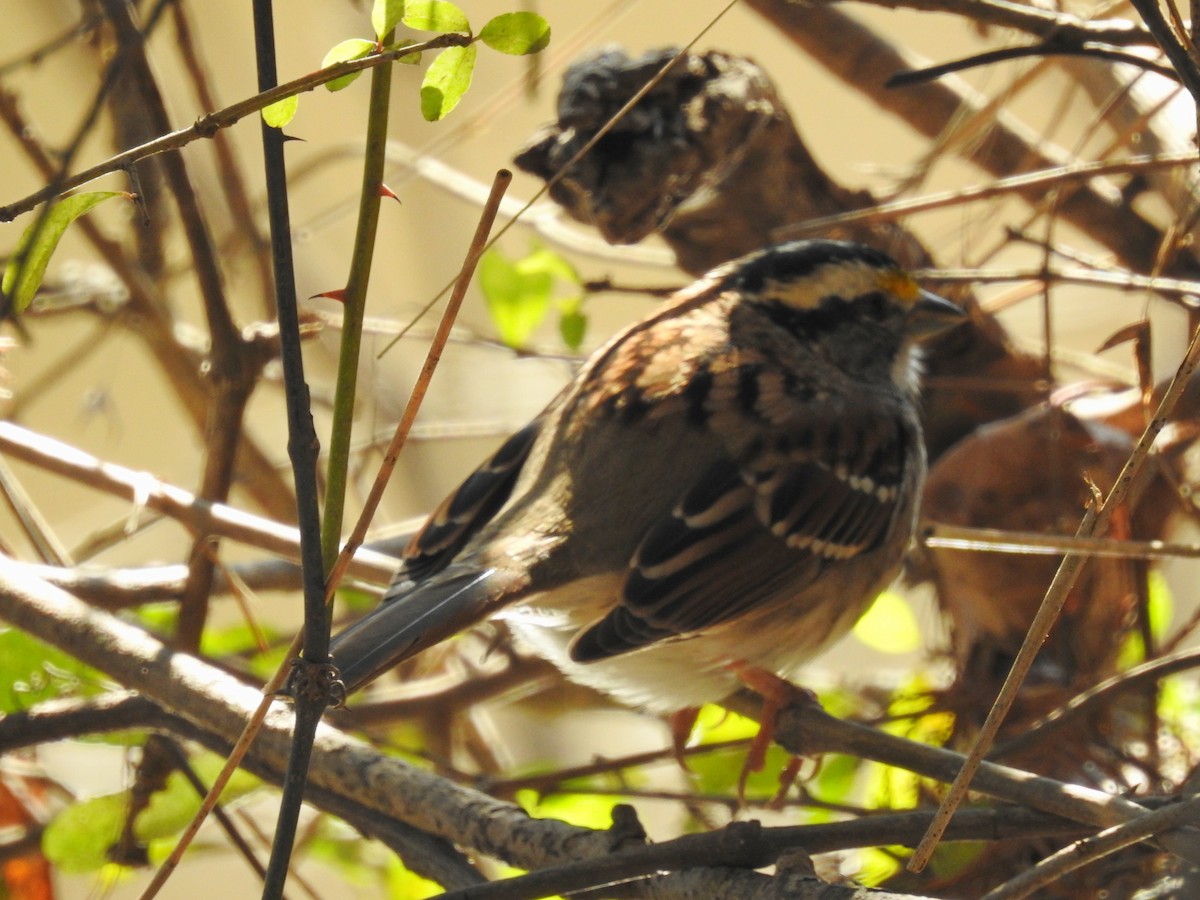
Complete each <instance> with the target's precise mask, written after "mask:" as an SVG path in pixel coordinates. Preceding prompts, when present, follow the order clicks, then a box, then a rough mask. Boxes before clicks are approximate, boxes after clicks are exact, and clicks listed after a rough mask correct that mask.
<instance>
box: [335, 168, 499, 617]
mask: <svg viewBox="0 0 1200 900" xmlns="http://www.w3.org/2000/svg"><path fill="white" fill-rule="evenodd" d="M511 182H512V172H510V171H508V170H507V169H501V170H500V171H498V172H497V173H496V177H495V180H494V181H493V182H492V191H491V193H490V194H489V195H488V199H487V203H485V204H484V207H483V212H482V213H481V214H480V217H479V224H478V225H477V226H476V228H475V236H474V237H473V238H472V239H471V245H470V247H469V248H468V249H467V258H466V262H464V263H463V267H462V270H461V271H460V272H459V276H458V280H457V282H456V283H455V285H454V292H453V293H452V294H451V295H450V302H449V303H447V304H446V310H445V312H443V313H442V320H441V322H440V323H439V324H438V329H437V332H436V333H435V334H434V336H433V340H432V341H431V342H430V345H429V351H428V352H427V353H426V355H425V363H424V365H422V366H421V372H420V374H419V375H418V376H417V381H416V384H414V385H413V389H412V393H411V394H410V395H409V398H408V404H407V405H406V406H405V408H404V413H403V414H402V415H401V417H400V422H399V423H398V424H397V425H396V431H395V434H393V435H392V441H391V443H390V444H389V445H388V448H387V452H385V453H384V456H383V462H382V463H381V464H380V466H379V472H378V474H377V475H376V476H375V482H374V484H372V485H371V490H370V492H369V493H368V494H367V499H366V501H365V502H364V503H363V510H362V513H361V514H360V515H359V517H358V522H357V523H355V526H354V530H353V531H352V532H351V533H350V536H349V537H348V538H346V543H345V544H344V545H343V546H342V552H341V553H340V554H339V555H338V558H337V562H335V563H334V565H333V568H332V570H331V571H330V573H329V580H328V584H327V585H326V597H327V599H330V600H331V599H332V598H333V593H334V591H336V590H337V586H338V584H339V583H340V582H341V579H342V576H343V574H344V573H345V571H346V567H347V566H348V565H349V563H350V559H351V558H352V557H353V556H354V554H355V552H356V551H357V550H358V548H359V547H360V546H361V545H362V542H363V539H364V538H365V537H366V534H367V528H368V527H370V524H371V521H372V520H373V519H374V518H375V510H376V509H377V508H378V506H379V501H380V500H382V499H383V491H384V488H386V487H387V483H388V481H390V480H391V477H392V472H393V470H394V469H395V468H396V463H397V461H398V460H399V459H400V451H401V450H402V449H403V448H404V444H405V442H406V441H407V440H408V433H409V431H410V430H411V429H412V424H413V422H414V421H415V420H416V418H417V412H418V411H419V410H420V408H421V401H422V400H424V398H425V392H426V391H427V390H428V389H429V383H430V381H432V379H433V373H434V371H435V370H436V369H437V365H438V362H439V361H440V360H441V358H442V351H443V350H444V349H445V347H446V342H447V341H448V340H449V338H450V329H451V327H452V326H453V325H454V320H455V319H456V318H457V317H458V310H459V307H460V306H462V301H463V297H465V296H466V293H467V287H468V285H470V283H471V276H472V275H473V274H474V273H475V266H476V264H477V263H478V262H479V258H480V256H482V255H483V251H484V248H485V246H486V245H487V238H488V235H489V234H490V233H491V229H492V225H493V223H494V222H495V221H496V212H497V210H499V208H500V200H501V199H502V198H503V197H504V192H505V191H506V190H507V189H508V186H509V184H510V183H511Z"/></svg>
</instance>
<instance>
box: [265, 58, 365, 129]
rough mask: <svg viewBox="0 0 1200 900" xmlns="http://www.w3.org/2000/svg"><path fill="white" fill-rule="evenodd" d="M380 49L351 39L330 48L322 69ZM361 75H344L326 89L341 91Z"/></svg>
mask: <svg viewBox="0 0 1200 900" xmlns="http://www.w3.org/2000/svg"><path fill="white" fill-rule="evenodd" d="M378 47H379V45H378V44H376V43H375V42H374V41H367V40H364V39H363V38H350V40H348V41H342V42H341V43H340V44H334V45H333V46H332V47H330V48H329V52H328V53H326V54H325V58H324V59H323V60H321V68H322V69H327V68H329V67H330V66H332V65H334V64H336V63H340V62H346V61H347V60H351V59H362V58H363V57H364V56H369V55H370V54H372V53H374V52H375V51H376V50H377V49H378ZM361 74H362V72H351V73H350V74H349V75H343V76H342V77H341V78H335V79H333V81H327V82H325V87H326V89H327V90H330V91H340V90H341V89H342V88H344V87H347V86H348V85H350V84H351V83H352V82H353V81H354V79H356V78H358V76H359V75H361ZM268 124H269V123H268Z"/></svg>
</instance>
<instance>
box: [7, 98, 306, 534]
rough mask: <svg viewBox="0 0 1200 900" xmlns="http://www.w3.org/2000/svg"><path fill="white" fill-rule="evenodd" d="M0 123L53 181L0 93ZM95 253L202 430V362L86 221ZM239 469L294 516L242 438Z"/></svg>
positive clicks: (269, 504) (264, 498) (266, 504)
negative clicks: (120, 289)
mask: <svg viewBox="0 0 1200 900" xmlns="http://www.w3.org/2000/svg"><path fill="white" fill-rule="evenodd" d="M0 120H2V121H3V122H4V124H5V125H6V126H7V127H8V129H9V131H10V132H11V133H12V134H13V135H14V137H16V139H17V140H18V142H19V144H20V146H21V149H22V150H23V151H24V152H25V155H26V156H27V157H28V158H29V160H30V161H31V162H32V163H33V165H34V166H35V167H36V168H37V170H38V172H39V173H41V174H42V175H43V176H44V177H45V178H47V179H50V180H51V183H52V184H53V183H54V182H53V179H54V178H55V176H56V175H57V172H58V169H57V166H56V164H55V162H54V160H53V159H52V157H51V155H50V154H49V153H48V152H47V151H46V149H45V148H44V147H43V146H42V145H41V144H39V143H38V142H37V141H36V140H35V138H34V137H33V135H34V134H35V133H36V129H34V128H32V127H30V125H29V123H28V122H26V121H25V118H24V117H23V116H22V115H21V112H20V110H19V108H18V106H17V100H16V97H15V96H14V95H13V94H11V93H10V92H8V91H6V90H4V89H3V88H2V87H0ZM75 227H77V228H79V229H80V230H81V231H82V233H83V235H84V236H85V237H86V238H87V239H88V241H89V242H90V243H91V244H92V246H93V247H95V248H96V251H97V253H99V254H100V256H101V257H102V258H103V259H104V261H105V262H106V263H107V264H108V265H109V266H111V267H112V269H113V271H114V272H115V273H116V274H117V276H118V277H119V278H120V279H121V281H122V283H123V284H124V285H125V287H126V289H127V290H128V292H129V300H128V305H127V307H125V308H122V309H121V310H120V311H119V312H118V314H117V317H116V319H117V321H118V322H119V323H120V324H121V325H122V326H123V327H124V328H126V329H128V330H129V331H131V332H132V333H133V334H134V335H136V336H137V338H138V339H139V340H141V341H143V342H144V343H145V344H146V346H147V347H148V348H149V349H150V352H151V353H152V354H153V355H154V358H155V360H156V361H157V362H158V364H159V366H160V368H161V369H162V371H163V373H164V374H165V375H166V376H167V380H168V381H169V382H170V383H171V386H172V388H174V390H175V392H176V394H177V395H178V396H179V399H180V402H181V404H182V405H183V408H184V409H185V410H186V411H187V413H188V415H189V417H190V418H191V419H192V421H193V422H194V423H195V424H196V427H197V428H198V429H201V430H202V429H203V428H204V427H205V423H206V421H207V417H208V408H209V404H210V401H211V395H210V392H209V388H208V385H207V384H206V383H205V381H204V380H203V378H202V377H201V374H200V369H201V362H202V360H201V357H200V356H199V355H198V354H195V353H192V352H191V351H190V350H189V348H187V347H186V346H184V345H182V344H181V343H180V342H179V340H178V339H177V338H176V335H175V328H174V323H173V322H172V321H171V320H170V318H169V317H168V315H167V313H166V309H167V308H168V305H167V304H166V303H164V302H163V300H162V298H161V296H160V295H159V294H158V291H157V290H156V288H155V287H154V285H153V284H152V283H151V282H150V280H149V279H148V278H147V277H146V276H145V274H144V273H143V272H142V271H141V270H140V269H139V268H138V266H136V265H135V264H134V263H133V262H132V261H131V260H130V259H129V258H128V256H127V255H126V253H125V250H124V249H123V248H122V247H121V245H120V244H119V243H118V242H117V241H114V240H112V239H110V238H108V237H107V236H106V235H105V234H104V233H103V232H102V231H101V230H100V228H99V226H98V225H97V223H96V222H95V221H93V220H92V218H91V217H89V216H84V217H83V218H82V219H80V220H79V221H78V222H77V223H76V226H75ZM238 464H239V466H240V467H242V469H243V472H242V474H243V476H244V478H243V481H244V483H245V485H246V490H247V491H249V492H250V494H251V495H252V496H253V497H254V498H255V500H256V501H257V502H258V503H259V504H260V505H261V506H262V508H263V509H264V510H266V511H267V512H268V513H269V514H270V515H272V516H273V517H275V518H278V519H282V520H287V519H291V518H293V517H294V515H295V504H294V503H293V502H292V501H291V499H290V497H291V490H290V488H289V487H288V486H287V484H286V483H285V482H284V481H283V479H282V478H281V477H280V475H279V472H278V471H277V470H276V468H275V465H274V464H273V463H272V461H271V460H269V459H268V458H267V457H266V455H265V454H264V453H263V451H262V450H261V449H260V448H259V447H258V445H257V444H255V443H254V442H253V441H252V440H250V439H249V438H246V437H245V436H242V438H241V440H240V444H239V458H238Z"/></svg>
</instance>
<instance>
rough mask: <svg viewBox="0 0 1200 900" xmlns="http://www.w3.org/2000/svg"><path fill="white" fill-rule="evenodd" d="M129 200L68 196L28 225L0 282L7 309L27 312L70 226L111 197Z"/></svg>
mask: <svg viewBox="0 0 1200 900" xmlns="http://www.w3.org/2000/svg"><path fill="white" fill-rule="evenodd" d="M128 196H129V195H128V194H126V193H124V192H123V191H89V192H86V193H82V194H71V195H70V196H68V197H63V198H62V199H61V200H58V201H57V202H55V203H54V205H53V206H51V207H50V212H49V213H48V214H47V215H46V216H45V218H44V219H41V218H40V217H39V218H37V219H35V220H34V221H33V222H31V223H30V225H29V227H28V228H26V229H25V231H24V233H22V235H21V238H20V240H18V241H17V246H16V249H14V250H13V253H12V256H10V257H9V260H8V265H6V266H5V267H4V279H3V281H0V287H2V289H3V291H4V296H5V297H7V298H8V303H9V308H10V309H11V310H12V311H13V312H17V313H21V312H24V311H25V310H26V309H28V308H29V304H30V303H32V302H33V298H34V295H36V294H37V292H38V288H40V287H41V286H42V279H43V278H45V277H46V266H47V265H49V263H50V257H51V256H53V255H54V251H55V250H56V249H57V248H58V242H59V240H61V239H62V236H63V234H64V232H66V230H67V228H68V226H70V224H71V223H72V222H74V221H75V220H76V219H78V218H79V217H80V216H82V215H83V214H84V213H87V212H90V211H91V210H93V209H95V208H96V206H98V205H99V204H101V203H103V202H104V201H105V200H108V199H109V198H110V197H128Z"/></svg>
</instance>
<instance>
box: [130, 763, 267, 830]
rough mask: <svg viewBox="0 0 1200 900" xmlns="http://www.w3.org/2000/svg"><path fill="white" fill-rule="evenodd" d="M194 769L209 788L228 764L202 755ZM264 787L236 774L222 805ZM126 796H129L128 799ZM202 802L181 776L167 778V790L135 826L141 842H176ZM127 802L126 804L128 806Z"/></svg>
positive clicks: (248, 776) (158, 794)
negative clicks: (166, 839) (167, 840)
mask: <svg viewBox="0 0 1200 900" xmlns="http://www.w3.org/2000/svg"><path fill="white" fill-rule="evenodd" d="M190 762H191V765H192V768H193V769H194V770H195V772H196V774H197V775H198V776H199V777H200V781H201V782H202V783H203V784H204V786H205V787H206V788H208V787H211V786H212V784H213V782H214V781H215V780H216V777H217V775H218V774H220V771H221V768H222V767H223V766H224V764H225V761H224V760H223V759H221V757H219V756H217V755H216V754H215V753H208V752H200V753H198V754H196V755H195V756H194V757H193V758H192V759H191V760H190ZM261 786H262V782H261V781H260V780H259V779H258V778H256V777H254V776H253V775H251V774H250V773H248V772H243V771H242V770H241V769H238V770H236V771H235V772H234V773H233V775H232V776H231V777H230V779H229V783H228V784H226V785H225V787H224V789H223V790H222V791H221V802H222V803H230V802H232V801H234V800H237V799H239V798H241V797H245V796H246V795H247V794H250V793H253V792H254V791H256V790H258V789H259V788H260V787H261ZM126 796H127V795H126ZM201 800H202V798H201V797H200V795H199V794H197V793H196V789H195V788H194V787H192V785H191V783H190V782H189V781H188V780H187V779H186V778H185V777H184V776H183V774H182V773H181V772H173V773H171V775H170V776H169V777H168V778H167V784H166V787H164V788H163V789H162V790H161V791H158V792H156V793H155V794H154V796H153V797H151V798H150V803H149V804H148V805H147V806H146V808H145V809H144V810H143V811H142V813H141V814H140V815H139V816H138V818H137V822H136V823H134V833H135V834H136V835H137V836H138V839H139V840H141V841H144V842H146V843H149V842H150V841H152V840H161V839H164V838H174V837H175V836H177V835H178V834H179V833H180V832H182V831H183V829H184V828H186V827H187V825H188V823H189V822H191V821H192V819H193V818H194V817H195V815H196V813H197V812H199V810H200V803H201ZM128 802H129V801H128V799H126V803H127V804H128Z"/></svg>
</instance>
